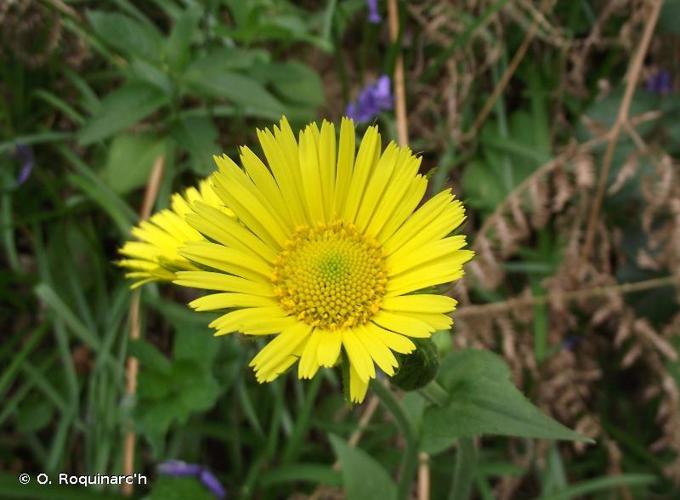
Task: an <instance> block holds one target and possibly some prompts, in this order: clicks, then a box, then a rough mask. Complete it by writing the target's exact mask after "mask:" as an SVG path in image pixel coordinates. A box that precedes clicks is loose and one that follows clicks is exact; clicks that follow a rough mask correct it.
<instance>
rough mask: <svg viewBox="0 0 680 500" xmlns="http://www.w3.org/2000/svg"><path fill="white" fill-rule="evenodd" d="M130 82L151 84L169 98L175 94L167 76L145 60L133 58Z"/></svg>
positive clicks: (130, 68) (130, 67)
mask: <svg viewBox="0 0 680 500" xmlns="http://www.w3.org/2000/svg"><path fill="white" fill-rule="evenodd" d="M129 79H130V81H135V80H136V81H138V82H140V83H145V84H149V85H151V86H153V87H156V88H157V89H158V90H159V91H160V92H162V93H163V94H165V95H167V96H168V97H169V98H170V97H171V96H172V93H173V86H172V81H170V78H169V77H168V75H167V74H165V73H164V72H163V71H161V70H160V69H158V67H157V66H155V65H153V64H151V63H149V62H147V61H145V60H144V59H138V58H133V59H132V61H131V62H130V66H129Z"/></svg>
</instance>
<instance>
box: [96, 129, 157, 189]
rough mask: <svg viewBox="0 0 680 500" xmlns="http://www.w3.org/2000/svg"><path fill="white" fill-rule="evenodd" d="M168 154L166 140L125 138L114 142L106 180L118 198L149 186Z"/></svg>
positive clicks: (150, 136)
mask: <svg viewBox="0 0 680 500" xmlns="http://www.w3.org/2000/svg"><path fill="white" fill-rule="evenodd" d="M164 152H165V139H163V138H159V137H157V136H155V135H153V134H135V135H132V134H121V135H118V136H116V137H115V138H114V139H113V141H111V146H110V147H109V152H108V159H107V162H106V165H105V166H104V169H103V170H102V172H101V177H102V180H103V181H104V182H105V183H106V185H107V186H109V187H110V188H111V189H113V190H114V191H115V192H116V193H118V194H125V193H128V192H129V191H132V190H133V189H136V188H138V187H140V186H143V185H144V184H146V181H147V179H148V178H149V172H151V168H152V167H153V164H154V162H155V161H156V158H158V156H160V155H162V154H163V153H164Z"/></svg>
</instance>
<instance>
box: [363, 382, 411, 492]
mask: <svg viewBox="0 0 680 500" xmlns="http://www.w3.org/2000/svg"><path fill="white" fill-rule="evenodd" d="M372 387H373V391H375V394H376V396H378V398H379V399H380V402H381V403H382V404H383V405H384V406H385V408H386V409H387V410H388V411H389V412H390V413H391V414H392V416H393V417H394V419H395V420H396V421H397V425H398V426H399V427H400V428H401V432H402V434H403V435H404V439H405V440H406V449H405V450H404V457H403V458H402V461H401V474H400V475H399V484H398V491H397V493H398V494H397V498H398V499H399V500H406V499H408V498H410V495H411V482H412V481H413V476H414V475H415V472H416V468H417V467H418V442H417V437H416V432H415V429H414V428H413V425H411V421H410V420H409V418H408V416H407V415H406V412H405V411H404V409H403V408H402V406H401V403H399V400H398V399H397V398H396V397H395V396H394V394H393V393H392V391H391V390H390V389H389V388H387V387H385V386H384V385H383V384H382V382H380V381H375V382H374V383H373V384H372Z"/></svg>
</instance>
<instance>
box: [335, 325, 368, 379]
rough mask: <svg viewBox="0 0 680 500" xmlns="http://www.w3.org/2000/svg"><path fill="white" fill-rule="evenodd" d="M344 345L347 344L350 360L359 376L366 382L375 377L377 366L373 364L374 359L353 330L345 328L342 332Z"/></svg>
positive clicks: (346, 349) (346, 348)
mask: <svg viewBox="0 0 680 500" xmlns="http://www.w3.org/2000/svg"><path fill="white" fill-rule="evenodd" d="M342 345H343V346H345V351H346V352H347V356H348V357H349V362H350V363H351V365H352V366H353V367H354V369H355V370H356V371H357V374H358V375H359V377H360V378H361V379H362V380H364V381H365V382H368V379H370V378H374V377H375V366H374V365H373V360H372V359H371V356H370V355H369V354H368V352H367V351H366V348H364V345H363V344H362V343H361V342H360V341H359V339H358V338H357V336H356V333H355V332H354V331H353V330H344V331H343V332H342Z"/></svg>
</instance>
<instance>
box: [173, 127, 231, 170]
mask: <svg viewBox="0 0 680 500" xmlns="http://www.w3.org/2000/svg"><path fill="white" fill-rule="evenodd" d="M170 133H171V135H172V137H173V138H174V139H175V141H176V142H177V144H178V145H179V146H180V147H181V148H182V149H184V150H186V151H188V152H189V154H190V155H191V168H192V170H193V171H194V172H195V173H197V174H199V175H201V176H206V175H208V174H210V173H211V172H213V171H214V170H215V166H214V162H213V160H212V155H214V154H216V153H218V152H219V151H220V147H219V146H218V145H217V137H218V132H217V128H216V127H215V124H214V123H213V121H212V119H211V118H210V117H208V116H187V117H184V118H181V119H180V120H179V121H178V122H177V123H176V124H175V126H174V127H173V128H172V131H171V132H170Z"/></svg>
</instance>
